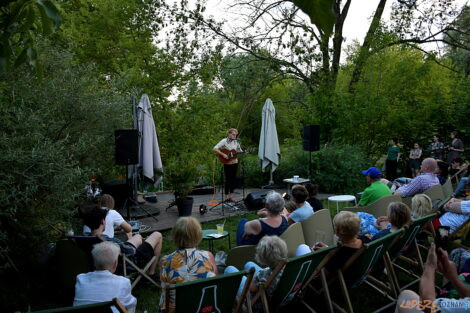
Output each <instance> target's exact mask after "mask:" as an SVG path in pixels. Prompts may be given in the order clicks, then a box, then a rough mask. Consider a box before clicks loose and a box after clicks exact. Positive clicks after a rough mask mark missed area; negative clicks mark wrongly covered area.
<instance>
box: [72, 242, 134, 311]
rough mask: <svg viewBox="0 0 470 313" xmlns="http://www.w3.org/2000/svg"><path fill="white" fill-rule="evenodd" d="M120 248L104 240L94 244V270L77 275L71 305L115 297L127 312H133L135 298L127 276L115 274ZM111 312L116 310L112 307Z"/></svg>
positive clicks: (108, 299)
mask: <svg viewBox="0 0 470 313" xmlns="http://www.w3.org/2000/svg"><path fill="white" fill-rule="evenodd" d="M119 252H120V248H119V246H118V245H117V244H115V243H114V242H110V241H104V242H101V243H98V244H96V245H94V247H93V250H92V251H91V254H92V255H93V260H94V263H95V267H96V270H95V271H94V272H89V273H85V274H79V275H77V282H76V283H75V299H74V301H73V306H79V305H85V304H92V303H99V302H105V301H111V300H112V299H114V298H117V299H118V300H119V301H120V302H121V303H122V305H123V306H124V307H126V309H127V310H128V312H135V307H136V305H137V299H136V298H135V297H134V296H133V295H132V294H131V290H132V289H131V282H130V280H129V279H128V278H125V277H122V276H118V275H115V274H114V272H115V271H116V268H117V265H118V257H119ZM112 309H113V312H118V311H117V309H116V308H114V307H113V308H112Z"/></svg>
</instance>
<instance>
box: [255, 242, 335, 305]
mask: <svg viewBox="0 0 470 313" xmlns="http://www.w3.org/2000/svg"><path fill="white" fill-rule="evenodd" d="M335 252H336V245H332V246H329V247H326V248H324V249H321V250H318V251H314V252H312V253H308V254H305V255H301V256H297V257H292V258H289V259H288V260H287V261H286V262H285V263H281V264H279V266H278V267H277V268H276V269H275V270H274V271H273V273H272V274H271V276H270V277H269V278H268V280H267V281H266V283H265V284H264V285H262V286H260V288H259V290H258V292H257V293H256V294H255V295H254V297H253V299H252V303H253V304H256V301H258V300H261V303H262V307H263V311H264V312H265V313H268V312H274V311H278V310H280V309H282V308H284V307H285V306H287V305H288V304H289V303H291V302H292V301H293V300H294V299H299V300H300V301H301V303H302V304H303V305H304V306H305V307H306V308H307V309H308V310H309V311H310V312H315V310H314V309H313V308H311V307H310V306H309V305H308V303H306V302H305V301H304V300H303V299H302V297H303V294H304V293H303V291H304V290H305V288H307V286H308V285H309V283H310V282H311V280H312V279H313V278H314V277H315V276H316V275H317V274H319V273H320V272H321V269H322V268H323V266H324V265H325V264H326V263H327V262H328V260H329V259H330V258H331V257H332V255H334V253H335ZM281 270H282V273H280V272H281ZM322 273H323V274H322V275H323V276H322V278H323V280H322V281H323V282H324V283H325V286H326V278H325V276H324V272H322ZM277 275H281V278H280V280H279V283H278V284H277V286H276V289H275V290H274V292H273V294H272V296H271V297H270V298H269V299H268V296H267V294H266V290H268V288H269V287H270V286H271V284H272V282H273V281H274V278H275V277H276V276H277ZM325 296H326V299H327V301H328V299H330V298H329V292H328V288H327V286H326V289H325ZM328 303H329V305H330V307H331V308H330V311H331V312H332V311H333V307H332V304H331V302H328Z"/></svg>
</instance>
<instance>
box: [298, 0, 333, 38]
mask: <svg viewBox="0 0 470 313" xmlns="http://www.w3.org/2000/svg"><path fill="white" fill-rule="evenodd" d="M292 2H294V4H295V5H296V6H298V7H299V8H300V9H301V10H302V11H303V12H304V13H305V14H307V15H308V16H309V17H310V22H312V24H315V25H316V26H317V27H318V29H320V30H322V31H323V34H324V35H325V36H327V37H329V36H330V35H331V33H332V32H333V26H334V25H335V22H336V15H335V12H334V10H333V6H334V5H335V1H334V0H293V1H292Z"/></svg>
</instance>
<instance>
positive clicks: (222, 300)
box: [162, 268, 254, 313]
mask: <svg viewBox="0 0 470 313" xmlns="http://www.w3.org/2000/svg"><path fill="white" fill-rule="evenodd" d="M253 274H254V269H253V268H252V269H250V271H248V272H247V271H240V272H238V273H231V274H223V275H219V276H216V277H211V278H206V279H202V280H194V281H190V282H185V283H182V284H176V285H171V286H169V287H166V288H165V292H166V293H165V297H166V298H165V304H166V305H165V308H162V312H164V313H168V312H174V313H179V312H182V313H183V312H184V313H191V312H194V313H200V312H220V313H222V312H233V308H234V307H235V303H236V308H235V312H236V313H238V312H240V310H241V308H242V305H243V302H244V301H245V300H246V301H247V304H246V305H247V308H249V312H251V302H250V299H249V292H248V291H249V289H250V284H251V281H252V280H253ZM244 275H247V280H246V283H245V287H244V288H243V292H242V294H241V296H240V299H238V300H237V299H236V296H237V291H238V288H239V286H240V282H241V280H242V277H243V276H244ZM170 293H171V294H174V309H170V306H171V304H172V302H171V300H170ZM170 310H171V311H170Z"/></svg>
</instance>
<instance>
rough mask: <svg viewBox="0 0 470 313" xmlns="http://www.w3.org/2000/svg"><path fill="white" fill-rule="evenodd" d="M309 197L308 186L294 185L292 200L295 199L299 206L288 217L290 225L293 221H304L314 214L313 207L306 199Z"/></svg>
mask: <svg viewBox="0 0 470 313" xmlns="http://www.w3.org/2000/svg"><path fill="white" fill-rule="evenodd" d="M307 198H308V191H307V188H305V187H304V186H302V185H294V186H293V187H292V200H293V201H294V203H295V205H296V207H297V208H296V209H295V210H294V211H293V212H292V213H291V214H290V215H289V217H288V218H287V221H288V222H289V225H290V224H293V223H298V222H303V221H305V220H306V219H307V218H309V217H310V216H312V215H313V208H312V206H311V205H310V204H309V203H308V202H307V201H306V200H307Z"/></svg>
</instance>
